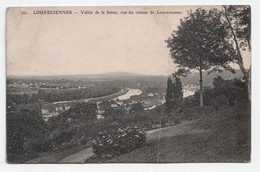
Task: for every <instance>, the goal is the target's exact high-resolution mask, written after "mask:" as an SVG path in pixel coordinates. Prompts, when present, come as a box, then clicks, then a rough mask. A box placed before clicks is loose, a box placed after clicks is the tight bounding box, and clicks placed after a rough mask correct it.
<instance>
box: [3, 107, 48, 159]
mask: <svg viewBox="0 0 260 172" xmlns="http://www.w3.org/2000/svg"><path fill="white" fill-rule="evenodd" d="M6 124H7V127H6V130H7V159H8V161H10V162H11V161H14V160H16V159H17V158H19V157H25V156H26V155H29V156H30V155H34V154H37V153H38V152H37V150H36V147H37V143H41V142H42V141H43V139H44V136H45V133H46V132H47V128H46V125H45V122H44V120H43V119H42V116H40V115H39V113H38V112H37V111H30V110H28V109H22V110H20V111H19V112H16V113H8V114H7V121H6Z"/></svg>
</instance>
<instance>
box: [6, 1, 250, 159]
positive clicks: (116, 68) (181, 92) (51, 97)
mask: <svg viewBox="0 0 260 172" xmlns="http://www.w3.org/2000/svg"><path fill="white" fill-rule="evenodd" d="M6 75H7V76H6V94H7V95H6V136H7V137H6V138H7V140H6V160H7V162H8V163H12V164H13V163H27V164H32V163H133V162H135V163H184V162H185V163H193V162H250V160H251V8H250V6H246V5H233V6H228V5H226V6H221V5H219V6H102V7H100V6H91V7H88V6H86V7H10V8H7V9H6Z"/></svg>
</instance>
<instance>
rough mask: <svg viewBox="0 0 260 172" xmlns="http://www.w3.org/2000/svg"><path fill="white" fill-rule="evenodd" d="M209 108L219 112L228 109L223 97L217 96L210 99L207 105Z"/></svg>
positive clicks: (225, 99)
mask: <svg viewBox="0 0 260 172" xmlns="http://www.w3.org/2000/svg"><path fill="white" fill-rule="evenodd" d="M208 105H209V106H211V107H213V108H215V109H217V110H219V109H224V108H228V107H229V100H228V98H227V97H226V96H225V95H221V96H217V97H216V98H215V99H211V100H210V101H209V103H208Z"/></svg>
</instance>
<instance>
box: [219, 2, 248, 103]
mask: <svg viewBox="0 0 260 172" xmlns="http://www.w3.org/2000/svg"><path fill="white" fill-rule="evenodd" d="M223 7H224V10H225V12H224V15H225V18H226V20H227V22H228V26H229V28H230V30H231V34H232V37H233V40H234V42H235V47H236V50H237V63H238V65H239V68H240V70H241V71H242V73H243V75H244V78H245V80H246V83H247V88H248V100H250V101H251V73H250V72H251V66H250V69H249V70H248V71H247V70H246V69H245V67H244V64H243V58H242V55H241V51H240V48H239V44H238V40H237V36H236V34H235V31H234V28H233V27H232V24H231V22H230V20H229V18H228V14H227V9H226V6H225V5H224V6H223ZM248 46H249V49H250V50H251V45H250V41H248Z"/></svg>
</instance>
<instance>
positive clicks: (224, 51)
mask: <svg viewBox="0 0 260 172" xmlns="http://www.w3.org/2000/svg"><path fill="white" fill-rule="evenodd" d="M221 19H222V14H221V13H220V12H219V11H218V10H216V9H212V10H209V11H207V10H204V9H201V8H199V9H197V10H196V11H195V12H192V11H189V12H188V16H187V17H185V18H184V20H181V21H180V25H179V26H178V29H177V31H175V32H173V33H172V35H171V37H170V38H169V39H168V40H166V42H167V47H168V48H170V54H171V57H172V59H173V60H174V63H176V64H178V67H179V71H177V73H178V74H181V73H184V74H185V73H187V72H189V70H190V69H195V70H198V71H199V73H200V106H201V107H202V106H203V78H202V71H203V70H208V69H210V68H212V67H214V66H219V67H223V68H225V69H230V66H229V62H231V61H233V60H234V59H233V58H232V55H234V54H235V51H234V49H233V46H232V45H231V44H230V43H229V41H228V40H227V37H228V35H229V33H228V31H227V25H225V24H223V23H222V21H221Z"/></svg>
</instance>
